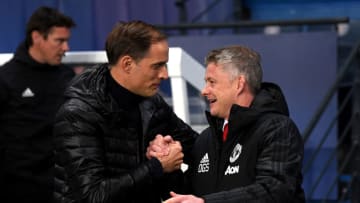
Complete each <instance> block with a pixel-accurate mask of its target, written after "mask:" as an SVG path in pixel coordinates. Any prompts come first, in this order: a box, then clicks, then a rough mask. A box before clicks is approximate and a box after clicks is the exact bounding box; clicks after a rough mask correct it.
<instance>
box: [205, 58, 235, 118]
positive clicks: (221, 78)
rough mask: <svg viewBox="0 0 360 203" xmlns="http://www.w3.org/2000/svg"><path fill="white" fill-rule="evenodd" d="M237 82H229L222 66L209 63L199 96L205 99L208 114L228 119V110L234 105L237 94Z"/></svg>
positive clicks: (228, 76) (228, 77)
mask: <svg viewBox="0 0 360 203" xmlns="http://www.w3.org/2000/svg"><path fill="white" fill-rule="evenodd" d="M236 81H237V80H236V79H235V80H231V79H230V75H229V73H228V72H225V71H224V69H223V67H222V65H221V64H220V65H219V64H216V63H214V62H212V63H209V64H208V65H207V67H206V73H205V87H204V88H203V90H202V91H201V94H202V95H203V96H204V97H206V99H207V100H208V102H209V106H210V114H211V115H212V116H216V117H219V118H224V119H228V118H229V114H230V108H231V106H232V105H233V104H235V103H236V96H237V94H238V88H237V82H236Z"/></svg>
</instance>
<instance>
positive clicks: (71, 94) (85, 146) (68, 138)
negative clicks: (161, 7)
mask: <svg viewBox="0 0 360 203" xmlns="http://www.w3.org/2000/svg"><path fill="white" fill-rule="evenodd" d="M105 47H106V54H107V57H108V61H109V63H108V64H102V65H99V66H97V67H94V68H90V69H88V70H87V71H85V72H84V73H83V74H81V75H79V76H78V77H77V78H76V79H75V80H74V81H73V82H72V84H71V85H70V87H69V89H68V90H67V92H66V96H67V100H66V102H65V103H64V105H63V106H62V107H61V108H60V110H59V112H58V115H57V120H56V127H55V136H56V138H55V144H56V167H55V168H56V178H55V197H56V200H57V201H58V202H98V203H99V202H117V203H119V202H126V203H144V202H147V203H160V202H161V197H162V198H167V197H169V191H170V190H172V189H175V190H176V183H177V182H176V181H174V180H175V179H176V178H177V177H178V175H179V174H181V171H180V170H179V169H180V164H181V163H182V162H183V156H184V154H183V152H182V150H183V151H184V153H187V152H190V147H191V146H192V144H193V142H194V140H195V137H196V136H197V133H196V132H194V131H193V130H192V129H191V128H190V127H189V126H188V125H186V124H185V123H184V122H183V121H182V120H180V119H179V118H178V117H177V116H176V115H175V114H174V112H173V111H172V109H171V107H170V106H168V105H167V103H166V102H165V101H164V100H163V99H162V97H161V96H160V95H159V94H158V90H159V85H160V82H161V81H162V80H164V79H167V78H168V72H167V67H166V63H167V61H168V52H169V47H168V43H167V39H166V36H165V35H163V34H162V33H161V32H160V31H159V30H157V29H156V28H155V27H153V26H152V25H149V24H147V23H144V22H141V21H131V22H120V23H118V24H117V25H116V26H115V27H114V29H113V30H112V31H111V32H110V34H109V35H108V37H107V40H106V44H105ZM164 135H171V136H172V138H173V140H174V141H172V142H170V143H169V146H170V150H169V151H167V153H168V155H167V156H158V157H154V158H151V159H147V157H146V155H145V153H146V148H147V146H148V145H149V142H150V141H151V140H153V139H154V138H155V137H156V136H164ZM180 142H181V145H180ZM163 195H165V196H163Z"/></svg>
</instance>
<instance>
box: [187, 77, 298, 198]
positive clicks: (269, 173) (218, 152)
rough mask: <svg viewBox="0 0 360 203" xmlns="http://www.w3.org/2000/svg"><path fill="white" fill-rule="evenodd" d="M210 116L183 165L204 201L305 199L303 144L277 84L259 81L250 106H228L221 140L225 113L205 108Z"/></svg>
mask: <svg viewBox="0 0 360 203" xmlns="http://www.w3.org/2000/svg"><path fill="white" fill-rule="evenodd" d="M208 121H209V124H210V127H209V128H207V129H206V130H204V131H203V132H202V133H201V135H200V137H199V138H198V139H197V140H196V143H195V144H194V147H193V156H194V160H193V162H192V163H190V166H191V167H190V169H189V170H188V171H187V173H188V175H189V178H191V187H189V189H190V188H191V190H190V192H191V193H192V194H195V195H197V196H202V197H203V198H204V199H205V202H206V203H223V202H226V203H265V202H266V203H290V202H291V203H303V202H305V199H304V191H303V189H302V186H301V184H302V174H301V168H302V161H303V150H304V145H303V141H302V138H301V136H300V133H299V131H298V129H297V127H296V125H295V124H294V122H293V121H292V120H291V119H290V118H289V112H288V107H287V104H286V101H285V98H284V96H283V94H282V92H281V90H280V88H279V87H278V86H277V85H275V84H272V83H263V85H262V89H261V91H260V93H259V94H258V95H257V96H256V97H255V99H254V101H253V103H252V105H251V106H250V108H246V107H241V106H238V105H233V106H232V108H231V111H230V117H229V125H228V126H229V133H228V138H227V140H226V142H225V143H223V142H222V140H221V137H222V125H223V122H224V121H223V119H219V118H216V117H212V116H211V115H210V114H209V113H208ZM204 182H206V184H204Z"/></svg>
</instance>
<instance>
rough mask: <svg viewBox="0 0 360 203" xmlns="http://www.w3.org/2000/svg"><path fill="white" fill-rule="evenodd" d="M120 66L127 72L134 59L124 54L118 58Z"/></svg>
mask: <svg viewBox="0 0 360 203" xmlns="http://www.w3.org/2000/svg"><path fill="white" fill-rule="evenodd" d="M119 62H120V67H121V68H122V69H123V70H124V71H125V72H126V73H129V72H130V71H131V68H132V66H133V63H134V60H133V59H132V57H131V56H128V55H125V56H123V57H121V58H120V61H119Z"/></svg>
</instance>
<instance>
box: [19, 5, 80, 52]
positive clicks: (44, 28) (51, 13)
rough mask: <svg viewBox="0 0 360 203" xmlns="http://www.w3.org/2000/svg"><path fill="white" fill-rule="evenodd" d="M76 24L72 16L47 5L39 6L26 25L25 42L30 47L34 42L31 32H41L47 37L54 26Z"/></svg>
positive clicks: (72, 25) (69, 26)
mask: <svg viewBox="0 0 360 203" xmlns="http://www.w3.org/2000/svg"><path fill="white" fill-rule="evenodd" d="M75 26H76V24H75V22H74V21H73V20H72V18H71V17H69V16H66V15H64V14H62V13H60V12H59V11H58V10H56V9H54V8H50V7H46V6H42V7H39V8H38V9H36V10H35V11H34V12H33V14H32V15H31V16H30V18H29V21H28V23H27V25H26V39H25V44H26V45H27V46H28V47H29V46H31V45H32V44H33V41H32V38H31V33H32V32H33V31H35V30H36V31H38V32H40V33H41V34H42V35H43V36H44V37H45V38H47V36H48V34H49V33H50V31H51V29H52V28H53V27H67V28H72V27H75Z"/></svg>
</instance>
